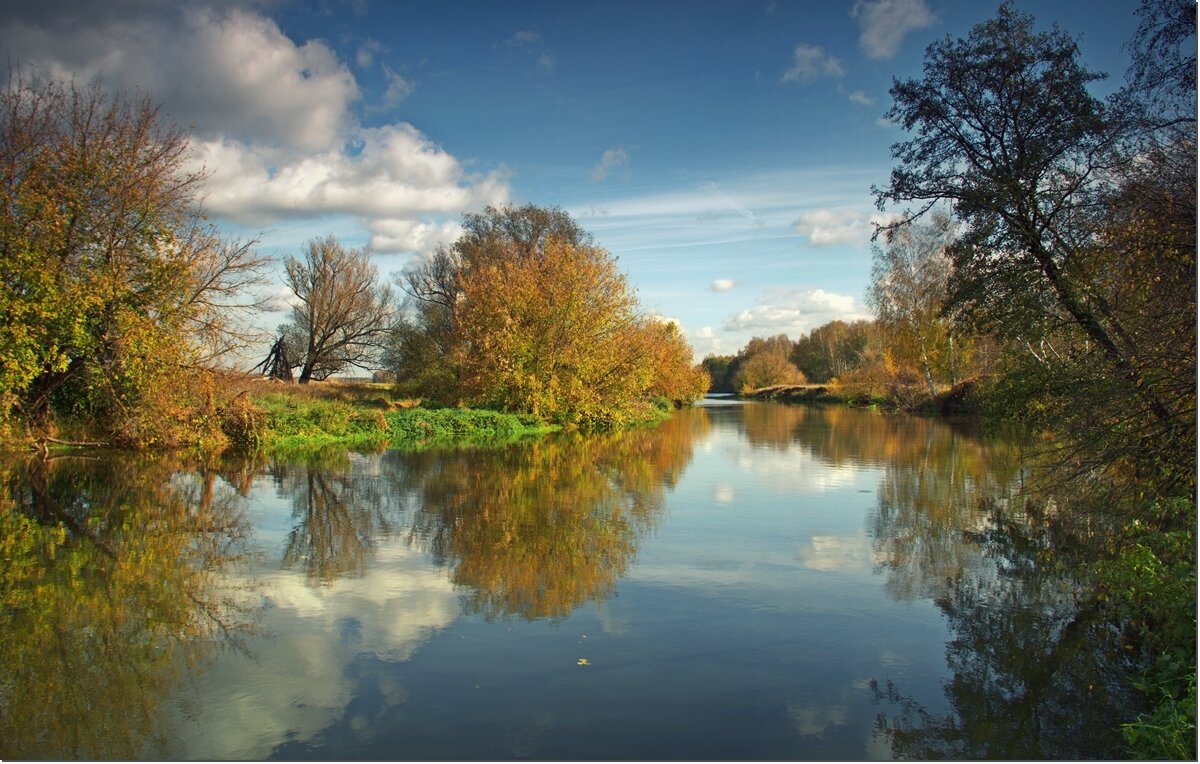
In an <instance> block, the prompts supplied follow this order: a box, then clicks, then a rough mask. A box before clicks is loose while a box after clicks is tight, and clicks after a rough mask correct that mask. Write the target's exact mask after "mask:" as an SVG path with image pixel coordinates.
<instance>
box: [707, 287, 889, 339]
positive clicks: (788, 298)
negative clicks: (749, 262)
mask: <svg viewBox="0 0 1200 764" xmlns="http://www.w3.org/2000/svg"><path fill="white" fill-rule="evenodd" d="M866 318H871V316H870V314H868V313H866V312H864V311H862V310H861V309H860V308H859V307H858V306H857V305H856V304H855V301H854V298H853V297H850V296H848V295H840V294H836V293H834V292H826V291H825V290H824V289H810V288H780V289H773V290H770V291H769V292H768V293H767V294H766V295H764V296H763V297H762V298H760V299H759V300H758V302H757V304H756V305H755V306H754V307H753V308H746V309H745V310H742V311H740V312H739V313H737V314H736V315H734V316H732V317H731V318H729V319H728V320H727V321H726V322H725V325H724V329H725V330H726V331H733V332H752V333H754V334H756V335H758V336H760V337H770V336H773V335H776V334H786V335H788V336H789V337H793V338H795V337H799V336H800V335H802V334H806V333H808V332H810V331H812V330H813V329H815V328H817V327H818V326H821V325H822V324H827V323H829V322H830V321H833V320H835V319H841V320H843V321H857V320H859V319H866Z"/></svg>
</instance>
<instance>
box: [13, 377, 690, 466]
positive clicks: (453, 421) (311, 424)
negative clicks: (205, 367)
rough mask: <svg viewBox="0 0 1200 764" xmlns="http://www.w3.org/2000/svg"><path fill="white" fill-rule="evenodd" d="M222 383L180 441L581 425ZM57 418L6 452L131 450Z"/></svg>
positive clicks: (264, 441)
mask: <svg viewBox="0 0 1200 764" xmlns="http://www.w3.org/2000/svg"><path fill="white" fill-rule="evenodd" d="M222 384H223V386H224V387H226V392H225V394H224V396H223V397H225V398H227V402H226V403H225V404H224V405H221V406H214V407H213V410H212V412H211V415H210V418H211V419H212V422H209V423H208V426H207V427H206V429H207V430H209V431H211V432H212V434H210V435H209V436H207V437H202V438H200V439H198V440H196V441H194V442H192V443H187V444H182V445H176V446H174V447H176V448H189V447H190V448H194V449H198V450H200V451H205V452H220V451H223V450H226V449H229V450H243V451H262V452H264V453H266V454H269V455H283V456H287V455H300V456H303V455H305V454H308V453H310V452H313V451H319V450H324V449H326V448H331V447H334V448H345V449H349V450H359V451H361V450H368V451H378V450H382V449H385V448H393V449H402V450H406V451H412V450H421V449H424V448H429V447H436V446H449V447H457V446H477V445H503V444H507V443H512V442H515V441H518V440H521V439H524V438H530V437H537V436H541V435H546V434H549V433H554V432H560V431H563V430H564V429H574V428H571V427H566V428H565V427H564V426H563V425H561V424H556V423H553V422H549V421H546V420H544V419H542V418H539V417H536V416H533V415H530V414H520V413H513V412H506V411H499V410H495V409H486V408H471V407H465V406H454V405H443V404H439V403H436V402H429V403H426V402H424V401H422V400H421V399H419V398H411V397H406V396H405V395H404V393H403V392H402V391H400V389H399V388H398V387H397V386H396V385H394V384H390V383H378V382H364V381H351V380H326V381H322V382H311V383H309V384H305V385H295V384H287V383H280V382H276V381H273V380H268V379H261V378H256V377H241V378H236V379H235V378H226V379H224V380H223V381H222ZM235 390H236V392H231V391H235ZM674 408H676V406H675V405H674V404H672V403H671V402H669V401H667V400H665V399H655V400H647V401H645V402H644V403H643V405H642V406H641V407H639V409H638V412H637V415H636V416H632V417H631V418H630V420H629V421H628V422H627V423H626V424H625V425H624V427H626V428H636V427H641V426H652V425H655V424H658V423H659V422H661V421H662V420H664V419H666V418H667V417H668V416H669V415H670V412H671V411H672V410H674ZM56 424H57V427H55V428H54V430H53V432H54V436H50V435H46V434H39V435H37V436H34V435H26V436H23V437H22V436H16V437H10V438H7V439H5V441H4V442H5V445H4V446H3V447H0V450H2V451H5V452H8V453H14V452H28V451H30V450H38V451H41V452H43V453H49V452H52V451H65V450H73V449H87V448H116V449H120V450H129V449H128V446H126V445H124V444H120V443H114V442H109V441H105V440H102V439H98V437H99V436H97V435H96V434H95V432H94V430H93V428H92V426H91V423H89V422H86V421H74V420H70V419H64V420H61V421H59V422H57V423H56ZM217 431H219V433H220V434H217Z"/></svg>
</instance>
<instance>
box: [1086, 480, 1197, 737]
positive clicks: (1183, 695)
mask: <svg viewBox="0 0 1200 764" xmlns="http://www.w3.org/2000/svg"><path fill="white" fill-rule="evenodd" d="M1195 523H1196V509H1195V504H1194V503H1193V502H1192V501H1191V499H1188V498H1183V499H1176V500H1169V501H1164V502H1161V503H1158V504H1156V505H1155V506H1154V507H1153V508H1152V511H1151V512H1150V513H1148V516H1147V517H1146V518H1145V519H1144V520H1138V521H1135V522H1133V523H1131V524H1130V525H1128V526H1127V527H1126V528H1125V529H1124V531H1123V532H1122V534H1121V535H1120V537H1119V538H1118V539H1117V541H1116V543H1115V544H1114V547H1115V548H1114V549H1113V550H1112V554H1111V556H1110V557H1108V558H1107V559H1105V560H1103V561H1101V562H1099V563H1097V565H1096V573H1097V582H1098V584H1099V595H1100V599H1101V601H1102V602H1103V603H1104V605H1105V606H1106V608H1107V610H1108V612H1109V614H1110V615H1111V617H1112V619H1113V621H1114V622H1116V623H1118V624H1122V625H1123V629H1124V631H1123V635H1122V637H1123V641H1124V643H1125V649H1126V650H1128V651H1129V652H1130V653H1132V654H1133V656H1134V657H1135V660H1136V661H1137V663H1138V664H1139V665H1140V672H1141V673H1140V676H1139V678H1138V679H1136V680H1135V681H1134V686H1135V687H1136V688H1137V690H1138V691H1139V692H1140V693H1141V694H1142V695H1143V696H1144V697H1145V699H1146V703H1147V709H1146V711H1145V712H1143V713H1141V714H1139V715H1138V717H1137V718H1136V719H1135V720H1134V721H1132V722H1129V723H1126V724H1122V725H1121V733H1122V735H1123V736H1124V738H1125V742H1126V744H1127V745H1128V746H1129V753H1130V754H1131V755H1132V756H1133V757H1134V758H1137V759H1195V757H1196V585H1197V581H1196V535H1195Z"/></svg>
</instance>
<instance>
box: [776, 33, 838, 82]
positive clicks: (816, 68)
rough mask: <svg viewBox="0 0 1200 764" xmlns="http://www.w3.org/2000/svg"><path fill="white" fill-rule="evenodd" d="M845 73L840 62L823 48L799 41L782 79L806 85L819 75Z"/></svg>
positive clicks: (836, 75) (835, 75) (834, 75)
mask: <svg viewBox="0 0 1200 764" xmlns="http://www.w3.org/2000/svg"><path fill="white" fill-rule="evenodd" d="M845 73H846V70H845V69H843V68H842V62H841V61H838V60H837V58H835V57H834V56H832V55H830V54H828V53H826V52H825V49H824V48H821V47H820V46H818V45H806V44H804V43H801V44H799V45H797V46H796V49H795V50H794V51H793V52H792V66H791V68H789V69H788V70H787V71H786V72H784V73H783V81H784V82H799V83H801V84H805V85H807V84H808V83H810V82H814V81H815V80H817V79H818V78H820V77H841V76H842V75H844V74H845Z"/></svg>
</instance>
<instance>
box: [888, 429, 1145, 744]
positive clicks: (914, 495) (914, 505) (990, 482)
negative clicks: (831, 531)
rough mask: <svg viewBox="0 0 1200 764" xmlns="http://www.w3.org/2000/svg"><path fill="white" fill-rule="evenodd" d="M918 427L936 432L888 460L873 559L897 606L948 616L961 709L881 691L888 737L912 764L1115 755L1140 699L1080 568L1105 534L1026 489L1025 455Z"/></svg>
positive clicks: (952, 697)
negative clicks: (1122, 675) (1123, 682)
mask: <svg viewBox="0 0 1200 764" xmlns="http://www.w3.org/2000/svg"><path fill="white" fill-rule="evenodd" d="M911 421H912V422H914V423H916V424H915V425H914V426H924V427H926V428H927V432H926V433H924V436H923V437H909V438H905V439H904V443H906V444H907V448H906V449H905V450H903V451H902V452H901V451H897V452H894V453H892V455H891V459H890V460H889V461H888V462H887V466H886V469H885V475H884V479H883V481H882V483H881V485H880V488H879V495H878V508H877V510H876V512H875V514H874V527H873V536H874V539H875V541H874V549H873V553H874V557H875V560H876V565H877V566H878V567H879V569H880V570H882V571H884V572H886V573H887V576H888V581H887V584H886V586H887V590H888V592H889V593H890V594H891V596H893V597H895V598H897V599H901V600H905V599H915V598H929V599H932V600H933V601H934V602H935V603H936V604H937V606H938V607H939V609H941V611H942V612H943V614H944V615H945V617H946V620H947V624H948V626H949V628H950V630H951V633H952V638H951V640H950V641H949V642H948V643H947V645H946V661H947V667H948V668H949V669H950V671H951V672H952V673H953V678H952V679H951V680H950V681H949V682H947V683H946V685H945V687H944V690H945V696H946V699H947V700H948V701H949V703H950V712H949V713H946V714H932V713H929V712H928V711H927V710H926V709H925V708H924V707H922V705H921V704H919V703H918V702H916V701H915V700H914V699H913V698H910V697H906V696H905V695H904V694H903V688H902V687H898V686H896V685H895V684H894V683H892V682H890V681H885V682H883V683H882V684H880V683H878V682H875V683H873V685H872V688H873V690H874V692H875V696H876V700H877V701H878V702H880V703H882V704H883V705H884V707H885V709H888V710H887V711H885V713H882V714H880V717H879V720H878V724H877V733H878V734H881V735H883V736H885V737H886V738H887V739H888V741H889V742H890V743H891V746H892V749H893V753H894V754H895V755H896V756H897V757H898V758H903V759H925V758H953V759H982V758H1001V759H1038V758H1103V757H1108V756H1112V755H1114V753H1115V752H1117V751H1119V742H1120V741H1119V738H1118V736H1117V735H1116V727H1117V722H1118V721H1120V720H1121V719H1123V718H1126V717H1127V714H1128V710H1127V709H1128V703H1129V702H1130V698H1129V697H1128V696H1127V693H1126V692H1125V691H1124V690H1122V689H1121V686H1120V682H1119V681H1118V677H1119V669H1120V667H1119V666H1117V665H1114V664H1113V662H1112V658H1111V656H1113V655H1117V654H1119V653H1120V651H1119V650H1118V649H1116V646H1115V645H1114V644H1113V637H1114V636H1115V635H1114V634H1113V633H1112V632H1111V631H1110V630H1109V628H1108V627H1107V626H1106V625H1105V624H1104V623H1101V622H1100V621H1099V619H1098V618H1096V617H1095V614H1094V613H1093V611H1092V610H1091V608H1090V607H1088V606H1087V605H1086V604H1085V603H1086V601H1087V600H1086V597H1085V588H1084V587H1085V586H1086V581H1085V577H1084V573H1085V568H1084V566H1083V565H1082V564H1080V562H1079V561H1080V560H1082V559H1087V556H1086V555H1085V554H1083V547H1084V546H1086V545H1087V544H1088V543H1092V542H1094V541H1096V540H1097V539H1098V538H1099V534H1098V533H1097V532H1096V531H1097V529H1096V528H1094V527H1089V523H1088V522H1087V521H1086V519H1081V518H1079V516H1078V515H1075V514H1073V513H1072V512H1069V511H1067V510H1066V509H1065V508H1063V507H1062V506H1061V505H1058V504H1055V503H1054V502H1053V501H1052V500H1048V499H1037V498H1035V497H1034V496H1032V495H1031V494H1030V493H1029V492H1027V491H1023V490H1022V486H1021V483H1020V481H1021V476H1022V473H1021V471H1020V470H1019V468H1018V464H1019V461H1018V456H1019V454H1018V452H1017V451H1016V449H1015V448H1014V447H1013V446H1012V445H1010V444H1005V443H1002V442H988V441H980V440H978V439H976V438H971V437H963V435H962V434H960V433H958V432H955V431H954V430H953V429H951V428H949V427H946V426H943V425H941V424H939V423H936V422H921V420H911ZM889 711H890V714H889Z"/></svg>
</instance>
